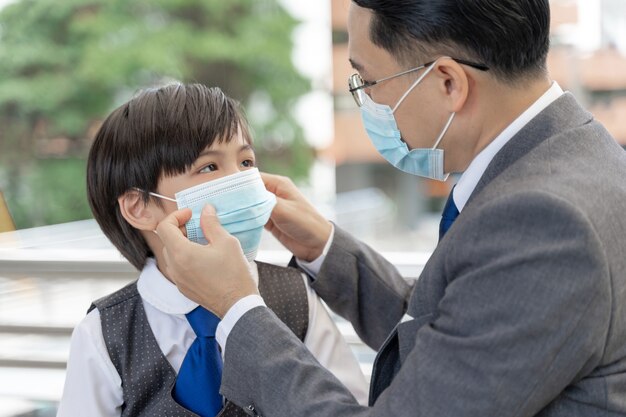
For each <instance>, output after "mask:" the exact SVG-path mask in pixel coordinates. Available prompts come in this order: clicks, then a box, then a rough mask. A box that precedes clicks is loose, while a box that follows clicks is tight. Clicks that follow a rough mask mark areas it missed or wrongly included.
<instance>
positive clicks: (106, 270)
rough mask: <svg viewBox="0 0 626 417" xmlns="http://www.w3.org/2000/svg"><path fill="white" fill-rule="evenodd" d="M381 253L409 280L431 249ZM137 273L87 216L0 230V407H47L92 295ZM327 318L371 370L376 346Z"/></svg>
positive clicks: (272, 253) (267, 258)
mask: <svg viewBox="0 0 626 417" xmlns="http://www.w3.org/2000/svg"><path fill="white" fill-rule="evenodd" d="M270 246H271V245H270ZM384 255H385V256H386V257H387V258H388V259H389V260H390V261H391V262H392V263H394V264H395V265H396V266H397V268H398V269H399V270H400V273H401V274H403V276H405V277H407V279H411V278H410V277H417V276H418V275H419V272H420V271H421V269H422V267H423V265H424V264H425V262H426V260H427V259H428V256H429V254H427V253H416V252H412V253H399V252H396V253H386V254H384ZM258 259H259V260H261V261H264V262H269V263H274V264H278V265H286V264H287V263H288V261H289V259H290V254H289V253H288V252H286V251H284V250H267V249H266V250H263V246H262V247H261V251H260V252H259V256H258ZM138 275H139V273H138V272H137V271H136V270H135V269H134V268H133V267H132V266H131V265H130V264H129V263H128V262H127V261H126V260H125V259H123V258H122V257H121V255H120V254H119V252H117V250H116V249H115V248H113V247H112V246H111V245H110V243H109V242H108V241H107V240H106V238H105V237H104V236H103V235H102V232H101V231H100V229H99V228H98V226H97V225H96V224H95V222H94V221H93V220H88V221H81V222H73V223H68V224H64V225H55V226H46V227H41V228H35V229H29V230H23V231H16V232H9V233H0V410H1V409H3V405H5V404H9V403H11V404H14V403H15V402H16V401H18V402H19V401H30V402H31V403H32V402H33V401H34V402H35V404H42V401H43V404H44V405H45V407H48V408H50V404H54V403H55V402H56V401H58V399H59V398H60V395H61V392H62V386H63V380H64V374H65V366H66V361H67V356H68V353H69V342H70V337H71V333H72V329H73V328H74V326H75V325H76V324H77V323H78V321H79V320H80V319H82V317H84V315H85V313H86V309H87V308H88V307H89V305H90V303H91V301H93V300H95V299H97V298H99V297H101V296H103V295H106V294H108V293H110V292H112V291H115V290H116V289H118V288H121V287H122V286H123V285H125V284H126V283H128V282H131V281H132V280H134V279H136V278H137V277H138ZM333 319H334V320H335V321H336V323H337V325H338V327H339V329H340V331H341V332H342V334H343V335H344V336H345V338H346V340H347V342H348V344H349V345H350V347H351V348H352V350H353V351H354V353H355V355H356V356H357V359H358V360H359V363H360V364H361V367H362V369H363V371H364V373H365V374H366V375H368V376H369V374H370V373H371V365H372V362H373V360H374V356H375V354H374V352H373V351H372V350H371V349H369V348H368V347H367V346H365V345H364V344H363V343H362V342H361V340H360V339H359V338H358V337H357V335H356V333H355V332H354V330H353V329H352V327H351V326H350V324H349V323H348V322H346V321H345V320H343V319H341V318H340V317H338V316H336V315H334V314H333ZM33 375H39V377H35V378H33ZM19 404H22V403H21V402H19ZM7 407H8V405H7ZM7 415H8V414H7ZM12 415H18V414H12ZM42 415H47V414H42ZM2 416H3V414H2V412H0V417H2Z"/></svg>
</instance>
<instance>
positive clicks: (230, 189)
mask: <svg viewBox="0 0 626 417" xmlns="http://www.w3.org/2000/svg"><path fill="white" fill-rule="evenodd" d="M150 194H151V195H153V196H155V197H158V198H163V199H166V200H169V201H174V202H175V203H176V204H177V205H178V208H179V209H183V208H190V209H191V211H192V216H191V219H190V220H189V221H188V222H187V224H185V228H186V230H187V238H188V239H189V240H191V241H193V242H196V243H199V244H203V245H206V244H207V243H208V242H207V240H206V238H205V237H204V234H203V233H202V229H201V228H200V213H201V212H202V208H203V207H204V206H205V205H206V204H211V205H212V206H213V207H215V211H216V213H217V217H218V219H219V221H220V223H221V224H222V226H223V227H224V228H225V229H226V230H227V231H228V232H229V233H230V234H231V235H233V236H235V237H236V238H237V239H238V240H239V242H240V243H241V248H242V249H243V253H244V255H245V256H246V258H247V259H248V261H253V260H254V258H255V257H256V255H257V251H258V247H259V243H260V242H261V235H262V233H263V226H265V224H266V223H267V222H268V220H269V218H270V214H271V213H272V210H273V209H274V206H275V205H276V196H275V195H274V194H272V193H270V192H269V191H267V190H266V188H265V185H264V184H263V180H262V179H261V175H260V173H259V170H258V169H257V168H252V169H248V170H245V171H240V172H238V173H235V174H232V175H228V176H226V177H222V178H218V179H216V180H213V181H208V182H205V183H202V184H199V185H196V186H194V187H191V188H187V189H184V190H182V191H179V192H177V193H176V194H175V198H169V197H165V196H162V195H160V194H156V193H150Z"/></svg>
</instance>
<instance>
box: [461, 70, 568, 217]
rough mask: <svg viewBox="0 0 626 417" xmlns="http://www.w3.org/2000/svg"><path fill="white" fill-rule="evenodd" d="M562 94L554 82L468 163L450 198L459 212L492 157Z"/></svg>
mask: <svg viewBox="0 0 626 417" xmlns="http://www.w3.org/2000/svg"><path fill="white" fill-rule="evenodd" d="M562 94H563V90H562V89H561V87H560V86H559V84H558V83H557V82H556V81H554V82H552V85H551V86H550V88H549V89H548V91H546V92H545V93H544V94H543V95H542V96H541V97H539V99H538V100H537V101H535V102H534V103H533V104H532V105H531V106H530V107H529V108H528V109H526V111H524V113H522V114H521V115H520V116H519V117H518V118H517V119H515V121H514V122H513V123H511V124H510V125H509V126H508V127H507V128H506V129H504V130H503V131H502V133H500V134H499V135H498V136H497V137H496V138H495V139H494V140H493V142H491V143H490V144H489V145H487V147H486V148H485V149H483V150H482V151H481V152H480V153H479V154H478V155H477V156H476V157H475V158H474V160H473V161H472V162H471V163H470V165H469V167H468V168H467V170H466V171H465V172H464V173H463V175H461V178H460V179H459V181H458V182H457V184H456V186H455V187H454V192H453V195H452V198H454V204H455V205H456V207H457V209H458V210H459V211H461V210H463V207H465V204H466V203H467V201H468V200H469V198H470V196H471V195H472V193H473V192H474V189H475V188H476V185H477V184H478V181H480V178H481V177H482V176H483V174H484V173H485V171H486V170H487V167H488V166H489V164H490V163H491V160H492V159H493V157H494V156H496V154H497V153H498V151H500V149H502V147H503V146H504V145H506V144H507V142H508V141H509V140H511V139H512V138H513V136H515V135H516V134H517V133H518V132H519V131H520V130H522V129H523V128H524V126H526V125H527V124H528V123H529V122H530V121H531V120H532V119H534V118H535V117H536V116H537V115H538V114H539V113H541V112H542V111H543V110H544V109H545V108H546V107H548V106H549V105H550V104H552V103H553V102H554V101H555V100H556V99H558V98H559V97H560V96H561V95H562Z"/></svg>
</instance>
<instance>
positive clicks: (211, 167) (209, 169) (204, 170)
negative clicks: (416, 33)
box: [200, 164, 217, 173]
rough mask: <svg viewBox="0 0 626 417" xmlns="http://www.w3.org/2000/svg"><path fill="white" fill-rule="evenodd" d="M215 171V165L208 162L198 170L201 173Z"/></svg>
mask: <svg viewBox="0 0 626 417" xmlns="http://www.w3.org/2000/svg"><path fill="white" fill-rule="evenodd" d="M213 171H217V165H215V164H209V165H207V166H205V167H204V168H202V169H201V170H200V172H201V173H206V172H213Z"/></svg>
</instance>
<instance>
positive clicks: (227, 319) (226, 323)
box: [215, 294, 265, 355]
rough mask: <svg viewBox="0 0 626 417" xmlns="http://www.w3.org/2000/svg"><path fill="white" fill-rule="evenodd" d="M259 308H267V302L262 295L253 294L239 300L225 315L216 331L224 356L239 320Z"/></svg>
mask: <svg viewBox="0 0 626 417" xmlns="http://www.w3.org/2000/svg"><path fill="white" fill-rule="evenodd" d="M259 306H265V301H263V298H262V297H261V296H260V295H258V294H252V295H248V296H246V297H243V298H241V299H240V300H238V301H237V302H236V303H235V304H233V305H232V307H230V308H229V309H228V311H227V312H226V313H225V314H224V317H223V318H222V320H221V321H220V323H219V324H218V325H217V329H216V331H215V338H216V339H217V343H219V345H220V346H221V348H222V355H224V351H225V350H226V341H227V339H228V335H230V332H231V331H232V329H233V327H235V325H236V324H237V322H238V321H239V319H240V318H241V317H242V316H243V315H244V314H246V313H247V312H248V311H250V310H252V309H253V308H255V307H259Z"/></svg>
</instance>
